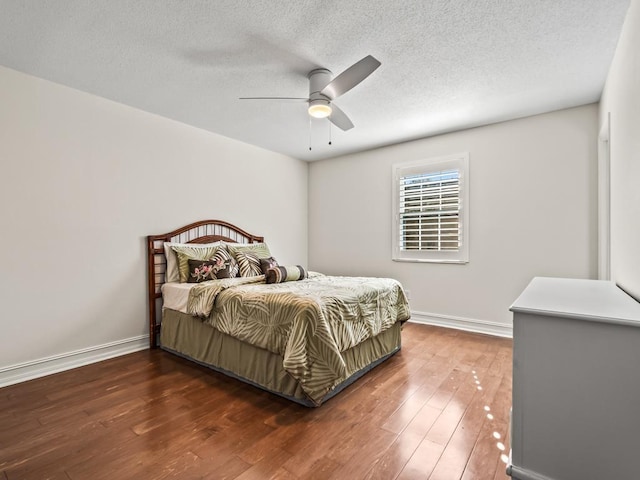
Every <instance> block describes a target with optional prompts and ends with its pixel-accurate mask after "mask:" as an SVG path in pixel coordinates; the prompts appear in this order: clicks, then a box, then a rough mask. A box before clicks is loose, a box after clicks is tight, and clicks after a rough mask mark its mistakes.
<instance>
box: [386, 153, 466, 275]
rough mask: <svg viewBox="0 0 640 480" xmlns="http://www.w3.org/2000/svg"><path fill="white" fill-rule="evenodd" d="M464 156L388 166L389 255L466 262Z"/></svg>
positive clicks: (414, 258)
mask: <svg viewBox="0 0 640 480" xmlns="http://www.w3.org/2000/svg"><path fill="white" fill-rule="evenodd" d="M467 170H468V155H467V154H460V155H455V156H452V157H446V158H439V159H431V160H425V161H421V162H418V163H411V164H396V165H394V166H393V173H394V175H393V178H394V189H393V191H394V245H393V259H394V260H404V261H429V262H456V263H464V262H467V261H468V245H467V243H468V242H467V240H466V239H467V237H468V233H467V230H468V221H467V207H466V205H467V202H468V195H467V190H468V187H467V183H468V182H467V179H466V177H467Z"/></svg>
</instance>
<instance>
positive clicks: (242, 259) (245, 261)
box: [236, 252, 262, 277]
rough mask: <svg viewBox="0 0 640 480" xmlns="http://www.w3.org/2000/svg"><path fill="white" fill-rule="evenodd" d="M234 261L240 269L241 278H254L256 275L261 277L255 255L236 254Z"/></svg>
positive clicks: (258, 262)
mask: <svg viewBox="0 0 640 480" xmlns="http://www.w3.org/2000/svg"><path fill="white" fill-rule="evenodd" d="M236 260H237V261H238V265H239V267H240V276H241V277H255V276H257V275H262V268H261V267H260V259H259V258H258V255H256V254H255V253H249V252H238V253H236Z"/></svg>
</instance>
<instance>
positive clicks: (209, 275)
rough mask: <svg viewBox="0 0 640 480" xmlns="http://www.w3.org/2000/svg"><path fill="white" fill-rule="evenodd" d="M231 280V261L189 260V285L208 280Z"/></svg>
mask: <svg viewBox="0 0 640 480" xmlns="http://www.w3.org/2000/svg"><path fill="white" fill-rule="evenodd" d="M219 278H229V261H226V262H225V261H223V260H221V259H218V260H213V259H212V260H189V278H187V283H200V282H204V281H206V280H217V279H219Z"/></svg>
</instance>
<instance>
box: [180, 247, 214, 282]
mask: <svg viewBox="0 0 640 480" xmlns="http://www.w3.org/2000/svg"><path fill="white" fill-rule="evenodd" d="M171 248H172V249H173V251H174V252H176V254H177V256H178V273H179V276H180V283H185V282H186V281H187V278H189V260H210V259H212V258H213V257H214V255H215V254H216V252H217V251H218V250H221V249H222V247H221V246H219V245H216V246H211V247H207V248H202V247H199V246H191V245H185V246H174V247H171Z"/></svg>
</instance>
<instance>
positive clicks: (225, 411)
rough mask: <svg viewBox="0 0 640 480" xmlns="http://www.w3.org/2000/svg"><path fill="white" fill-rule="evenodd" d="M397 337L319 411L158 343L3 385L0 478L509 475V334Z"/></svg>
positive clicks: (410, 329)
mask: <svg viewBox="0 0 640 480" xmlns="http://www.w3.org/2000/svg"><path fill="white" fill-rule="evenodd" d="M402 338H403V348H402V351H401V352H400V353H398V354H396V355H395V356H394V357H392V358H391V359H390V360H389V361H387V362H385V363H384V364H382V365H380V366H378V367H376V368H375V369H374V370H372V371H371V372H370V373H368V374H367V375H365V376H364V377H363V378H361V379H360V380H358V381H357V382H356V383H354V384H353V385H351V386H350V387H348V388H347V389H346V390H344V391H343V392H342V393H341V394H340V395H338V396H337V397H335V398H333V399H331V400H329V401H328V402H327V403H326V404H325V405H323V406H322V407H320V408H315V409H309V408H305V407H301V406H298V405H296V404H293V403H291V402H289V401H287V400H284V399H281V398H279V397H276V396H274V395H271V394H268V393H266V392H263V391H261V390H259V389H256V388H254V387H251V386H248V385H245V384H243V383H241V382H239V381H236V380H233V379H230V378H227V377H225V376H223V375H221V374H218V373H216V372H213V371H211V370H209V369H206V368H204V367H201V366H198V365H196V364H193V363H191V362H188V361H186V360H183V359H181V358H178V357H176V356H173V355H171V354H168V353H166V352H163V351H160V350H153V351H143V352H138V353H134V354H130V355H125V356H122V357H119V358H115V359H111V360H107V361H104V362H100V363H96V364H93V365H89V366H86V367H82V368H78V369H75V370H72V371H68V372H63V373H59V374H56V375H51V376H48V377H44V378H40V379H37V380H32V381H29V382H25V383H22V384H18V385H13V386H10V387H5V388H2V389H0V407H1V408H0V480H14V479H20V480H29V479H37V480H42V479H55V480H57V479H64V480H70V479H72V480H77V479H91V480H99V479H103V478H104V479H107V478H108V479H158V480H160V479H169V478H180V479H207V480H210V479H237V480H248V479H259V480H262V479H278V480H280V479H282V480H290V479H305V480H313V479H321V480H345V479H347V480H353V479H378V480H386V479H399V480H409V479H434V480H435V479H443V480H455V479H463V480H472V479H478V480H484V479H487V480H495V479H500V480H503V479H508V477H507V476H506V475H505V473H504V472H505V467H506V466H505V462H504V458H505V457H504V455H505V454H508V438H506V437H507V430H508V419H509V407H510V404H511V353H512V342H511V340H509V339H502V338H495V337H490V336H484V335H477V334H472V333H466V332H461V331H457V330H450V329H443V328H438V327H432V326H427V325H419V324H415V323H407V324H406V325H405V327H404V331H403V333H402ZM504 446H506V447H504ZM503 448H505V451H503V450H502V449H503ZM501 456H502V458H501Z"/></svg>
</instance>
